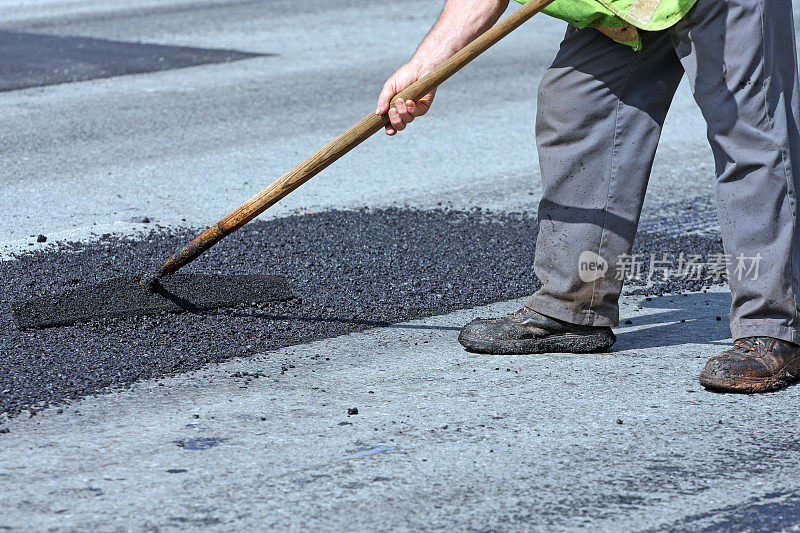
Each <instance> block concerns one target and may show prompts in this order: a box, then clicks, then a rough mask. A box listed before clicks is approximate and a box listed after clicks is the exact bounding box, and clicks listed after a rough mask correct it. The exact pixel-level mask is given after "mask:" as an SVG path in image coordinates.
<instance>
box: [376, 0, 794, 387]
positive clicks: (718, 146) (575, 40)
mask: <svg viewBox="0 0 800 533" xmlns="http://www.w3.org/2000/svg"><path fill="white" fill-rule="evenodd" d="M519 1H523V0H519ZM507 7H508V0H447V2H446V3H445V5H444V9H443V11H442V13H441V15H440V16H439V19H438V21H437V22H436V24H435V25H434V26H433V28H432V29H431V31H430V32H429V33H428V35H427V36H426V37H425V39H424V40H423V41H422V43H421V44H420V45H419V47H418V48H417V50H416V52H415V53H414V55H413V57H412V58H411V59H410V60H409V62H408V63H406V64H405V65H403V66H401V67H400V68H399V69H398V70H397V71H396V72H395V73H394V74H393V75H392V76H391V77H390V78H389V79H388V80H387V81H386V83H385V85H384V86H383V90H382V91H381V93H380V97H379V99H378V108H377V111H376V112H377V113H379V114H383V113H387V112H388V114H389V118H390V123H389V125H387V126H386V133H387V134H388V135H394V134H396V133H397V132H400V131H403V130H404V129H405V128H406V127H407V125H408V124H410V123H411V122H412V121H413V120H414V119H415V118H416V117H420V116H422V115H424V114H425V113H427V112H428V110H429V109H430V107H431V104H432V103H433V99H434V94H435V91H433V92H431V93H430V94H428V95H425V96H424V97H422V98H420V99H419V100H418V101H411V100H407V101H403V100H398V101H397V102H396V103H395V104H394V105H392V103H391V100H392V97H393V96H394V95H396V94H397V93H398V92H399V91H401V90H402V89H404V88H405V87H407V86H409V85H411V84H412V83H413V82H414V81H416V80H418V79H419V78H421V77H422V76H424V75H425V74H426V73H428V72H430V71H431V70H432V69H434V68H435V67H436V66H438V65H440V64H441V63H443V62H444V61H445V60H447V58H448V57H450V56H452V55H453V54H455V53H456V52H457V51H458V50H460V49H461V48H463V47H464V46H466V45H467V44H468V43H469V42H470V41H472V40H473V39H474V38H475V37H477V36H478V35H480V34H481V33H482V32H483V31H485V30H486V29H487V28H489V27H491V26H492V25H493V24H494V23H495V22H496V21H497V20H498V18H499V17H500V15H501V14H502V13H503V12H504V11H505V9H506V8H507ZM545 12H546V13H548V14H550V15H553V16H555V17H558V18H561V19H563V20H566V21H567V22H568V23H569V24H568V28H567V31H566V35H565V37H564V39H563V41H562V42H561V46H560V49H559V51H558V53H557V54H556V58H555V60H554V61H553V63H552V65H551V66H550V68H549V69H548V70H547V71H546V72H545V74H544V77H543V79H542V81H541V85H540V86H539V93H538V106H537V115H536V142H537V147H538V151H539V161H540V165H541V175H542V182H543V187H542V189H543V192H542V198H541V201H540V203H539V235H538V239H537V241H536V255H535V259H534V265H533V268H534V271H535V273H536V276H537V277H538V278H539V280H540V281H541V283H542V286H541V288H540V289H539V290H538V291H536V292H535V293H534V294H533V295H532V296H531V297H530V298H529V299H528V300H527V302H526V303H525V305H524V307H522V309H520V310H518V311H516V312H514V313H512V314H510V315H508V316H504V317H501V318H493V319H477V320H473V321H472V322H470V323H469V324H467V325H466V326H465V327H464V328H463V330H462V331H461V334H460V335H459V341H460V342H461V344H463V345H464V347H465V348H466V349H467V350H469V351H472V352H478V353H488V354H532V353H554V352H571V353H586V352H596V351H604V350H607V349H609V348H610V347H611V345H612V344H613V343H614V342H615V340H616V338H615V336H614V333H613V332H612V330H611V327H612V326H617V325H618V324H619V304H618V301H619V296H620V292H621V290H622V283H623V279H621V277H620V276H619V275H616V274H617V273H618V272H619V270H620V267H621V266H622V265H621V263H622V262H623V261H624V260H625V258H630V257H631V255H630V254H631V248H632V243H633V239H634V235H635V233H636V227H637V223H638V221H639V215H640V212H641V209H642V203H643V200H644V195H645V189H646V186H647V182H648V178H649V175H650V171H651V168H652V164H653V159H654V156H655V152H656V146H657V144H658V140H659V136H660V133H661V128H662V126H663V123H664V119H665V117H666V114H667V110H668V108H669V106H670V103H671V101H672V98H673V95H674V94H675V91H676V89H677V87H678V84H679V82H680V80H681V78H682V77H683V75H684V73H685V74H686V75H687V76H688V81H689V84H690V87H691V89H692V92H693V94H694V98H695V101H696V102H697V104H698V105H699V107H700V110H701V112H702V114H703V117H704V118H705V121H706V123H707V126H708V139H709V142H710V144H711V148H712V151H713V155H714V160H715V163H716V201H717V212H718V216H719V221H720V227H721V232H722V242H723V247H724V252H725V253H724V254H721V255H724V256H725V257H727V258H738V259H743V258H751V261H752V262H755V261H756V260H758V262H759V264H758V265H757V266H758V269H757V275H754V274H753V272H752V270H753V268H752V265H750V266H748V269H747V271H744V272H743V271H742V270H739V271H738V275H732V273H729V275H728V282H729V285H730V289H731V293H732V306H731V313H730V329H731V333H732V337H733V345H732V346H731V347H729V348H728V349H726V350H725V351H723V352H722V353H721V354H717V355H714V356H713V357H711V359H710V360H709V361H708V362H707V363H706V365H705V368H704V369H703V370H702V372H701V374H700V382H701V383H702V384H703V386H705V387H706V388H709V389H713V390H719V391H736V392H762V391H768V390H775V389H778V388H781V387H783V386H786V385H788V384H790V383H792V382H793V381H795V380H796V379H797V378H798V376H800V310H798V307H799V306H800V233H799V232H800V228H799V227H798V224H799V221H800V216H798V205H797V202H798V192H799V191H798V189H800V131H798V123H800V108H799V106H798V97H800V93H799V91H798V78H797V73H798V65H797V58H796V53H795V39H794V27H793V21H794V17H793V14H792V4H791V0H634V1H633V2H631V0H602V1H599V0H556V1H555V2H553V3H552V4H550V5H549V6H548V7H547V8H546V10H545ZM499 90H501V88H499ZM486 105H487V106H489V105H491V102H489V101H487V102H486ZM532 242H533V241H532ZM742 274H746V275H742ZM687 340H688V337H687Z"/></svg>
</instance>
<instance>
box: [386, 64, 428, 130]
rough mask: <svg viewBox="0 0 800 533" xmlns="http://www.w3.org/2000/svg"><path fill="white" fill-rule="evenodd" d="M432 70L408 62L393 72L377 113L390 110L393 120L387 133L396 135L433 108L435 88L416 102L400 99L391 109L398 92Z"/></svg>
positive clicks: (387, 82)
mask: <svg viewBox="0 0 800 533" xmlns="http://www.w3.org/2000/svg"><path fill="white" fill-rule="evenodd" d="M430 70H432V68H428V69H426V68H423V67H420V66H419V65H416V64H413V63H406V64H405V65H403V66H402V67H400V68H399V69H397V72H395V73H394V74H392V76H391V77H390V78H389V79H388V80H386V83H384V84H383V90H382V91H381V95H380V96H379V97H378V109H377V110H376V111H375V113H376V114H378V115H383V114H384V113H386V112H387V111H388V112H389V120H390V121H391V122H390V124H388V125H387V126H386V135H394V134H395V133H397V132H398V131H403V130H404V129H405V128H406V124H410V123H411V122H412V121H413V120H414V118H415V117H421V116H422V115H424V114H425V113H427V112H428V109H430V108H431V104H432V103H433V96H434V95H435V94H436V90H435V89H434V90H433V91H431V92H429V93H428V94H426V95H425V96H423V97H422V98H420V99H419V100H417V101H416V102H414V101H411V100H406V101H403V100H401V99H398V100H397V102H396V103H395V105H394V106H392V108H391V109H389V104H390V103H391V102H392V98H394V96H395V95H396V94H397V93H399V92H400V91H402V90H403V89H405V88H406V87H408V86H409V85H411V84H412V83H414V82H415V81H417V80H418V79H420V78H421V77H423V76H424V75H425V74H427V73H428V72H429V71H430Z"/></svg>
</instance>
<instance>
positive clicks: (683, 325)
mask: <svg viewBox="0 0 800 533" xmlns="http://www.w3.org/2000/svg"><path fill="white" fill-rule="evenodd" d="M640 305H641V310H640V311H639V312H638V313H637V312H633V313H628V314H627V316H623V317H622V319H621V321H620V322H621V323H620V328H619V330H618V331H617V332H616V333H617V343H616V344H615V345H614V348H613V349H614V351H620V350H636V349H642V348H658V347H664V348H667V347H670V346H680V345H682V344H719V345H725V344H727V343H726V342H725V341H726V339H729V338H730V336H731V332H730V328H729V326H728V311H729V309H730V305H731V295H730V293H727V292H724V293H722V292H709V293H693V294H684V295H672V296H658V297H653V298H649V299H644V298H643V299H642V301H641V303H640ZM717 317H719V320H717ZM627 320H630V321H631V324H626V321H627ZM620 330H621V331H620Z"/></svg>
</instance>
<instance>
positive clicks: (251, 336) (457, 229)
mask: <svg viewBox="0 0 800 533" xmlns="http://www.w3.org/2000/svg"><path fill="white" fill-rule="evenodd" d="M673 211H674V210H673ZM689 213H691V215H690V216H689V217H690V218H686V217H685V216H684V215H681V216H684V218H683V220H684V221H685V222H686V223H687V224H688V223H689V222H691V220H694V219H692V218H691V217H696V214H697V213H698V211H697V210H694V211H691V212H689ZM676 223H677V224H678V225H679V226H680V223H679V219H678V218H676V217H671V218H670V219H669V220H667V221H666V222H665V221H664V219H663V217H662V218H659V219H658V220H656V221H655V222H652V223H651V222H647V221H645V222H644V223H643V226H644V227H643V228H642V230H641V231H640V233H639V236H638V237H637V244H636V251H638V252H639V253H651V252H658V253H669V254H677V253H679V252H687V253H698V254H701V255H703V256H708V254H711V253H719V252H720V251H721V246H720V244H719V238H718V236H717V235H716V234H715V233H713V232H711V233H706V234H702V233H698V234H694V235H682V234H680V233H676V232H675V231H674V225H675V224H676ZM669 228H672V230H670V229H669ZM536 229H537V224H536V219H535V217H534V216H532V215H529V214H517V215H509V214H503V215H497V214H491V213H486V212H481V211H478V210H476V211H472V212H456V211H446V210H440V211H416V210H408V209H386V210H379V211H367V210H362V211H329V212H323V213H319V214H307V215H296V216H290V217H287V218H282V219H276V220H270V221H256V222H254V223H251V224H250V225H248V226H246V227H244V228H243V229H241V230H240V231H239V232H237V233H235V234H233V235H231V236H229V237H228V238H227V239H225V240H224V241H223V242H222V243H220V244H218V245H217V246H216V247H215V248H213V249H212V250H211V251H209V252H208V253H207V254H206V255H204V256H203V257H201V258H200V259H198V260H197V261H196V262H195V263H193V264H191V265H190V266H189V267H188V269H191V270H192V271H195V272H210V273H214V272H216V273H227V274H273V275H281V276H285V277H286V278H287V280H288V282H289V285H290V288H291V290H292V292H293V293H294V295H295V299H293V300H290V301H287V302H274V303H270V304H257V305H246V306H240V307H239V308H233V309H223V310H217V311H208V312H202V313H196V314H178V315H176V314H167V313H164V314H159V315H153V316H135V317H128V318H109V319H104V320H96V321H92V322H87V323H83V324H76V325H73V326H69V327H55V328H50V329H44V330H25V331H21V330H19V329H18V328H17V327H16V325H15V322H14V320H13V317H12V316H11V313H10V307H11V304H12V303H14V302H19V301H23V300H26V299H29V298H31V297H34V296H43V295H47V294H52V293H55V292H58V291H61V290H64V289H67V288H72V289H76V288H82V287H90V286H92V285H93V284H96V283H98V282H100V281H102V280H105V279H109V278H112V277H118V276H129V275H136V274H140V273H142V272H144V271H146V270H149V269H152V268H153V266H155V265H157V264H158V263H160V262H161V261H163V260H164V259H165V258H166V257H168V256H169V255H170V254H171V253H172V252H173V251H174V250H175V249H176V248H177V247H179V246H182V245H183V244H185V242H187V240H189V239H191V238H193V237H194V236H195V233H196V232H195V231H189V230H169V231H168V230H166V229H163V228H156V227H154V228H153V229H152V231H151V232H150V233H149V235H147V236H146V237H145V238H137V239H120V238H116V237H112V236H109V235H106V236H101V237H99V238H98V240H96V241H94V242H91V243H89V244H75V243H72V244H70V243H63V244H61V245H60V247H59V248H58V249H55V250H54V249H49V250H44V249H43V250H41V251H32V252H30V253H26V254H21V255H19V256H17V257H16V258H15V259H14V260H10V261H6V262H3V263H0V276H1V277H2V279H3V280H4V284H3V286H4V287H3V289H4V293H3V295H2V315H1V316H0V351H2V357H0V414H2V413H6V414H8V415H12V416H13V415H16V414H19V413H20V412H21V411H22V410H28V411H32V412H35V411H36V410H37V409H40V408H42V407H43V406H46V405H52V404H57V403H60V402H63V401H65V400H69V399H74V398H79V397H82V396H85V395H91V394H95V393H99V392H102V391H104V390H107V389H108V388H109V387H120V386H122V387H125V386H128V385H130V384H131V383H133V382H135V381H137V380H142V379H150V378H157V377H159V376H163V375H166V374H170V373H174V372H184V371H189V370H193V369H197V368H200V367H201V366H203V365H205V364H207V363H213V362H217V361H223V360H226V359H229V358H231V357H237V356H246V355H248V354H252V353H256V352H265V351H268V350H272V349H276V348H279V347H284V346H289V345H293V344H298V343H305V342H309V341H312V340H316V339H322V338H326V337H331V336H336V335H341V334H345V333H349V332H354V331H359V330H363V329H366V328H370V327H375V326H381V325H387V324H389V323H394V322H400V321H407V320H411V319H415V318H421V317H425V316H431V315H437V314H444V313H448V312H450V311H453V310H456V309H462V308H471V307H475V306H480V305H484V304H488V303H491V302H496V301H502V300H509V299H513V298H518V297H522V296H525V295H528V294H530V293H531V292H533V291H534V290H535V289H536V288H537V287H538V281H537V279H536V277H535V276H534V274H533V268H532V264H533V252H534V239H535V235H536ZM710 283H711V280H710V279H701V280H693V281H691V282H686V281H683V282H680V283H678V282H672V283H671V284H669V285H664V284H656V285H654V286H651V287H647V288H645V287H629V289H630V288H632V289H634V290H636V289H638V290H639V292H642V293H646V294H650V293H656V294H658V293H663V292H665V291H667V292H681V291H685V290H698V289H701V288H702V287H703V286H705V285H708V284H710ZM456 334H457V332H454V334H453V342H456ZM325 356H326V357H346V354H325ZM273 371H274V372H277V373H280V372H282V371H286V369H285V368H282V367H281V365H280V364H277V363H276V367H275V368H274V369H273Z"/></svg>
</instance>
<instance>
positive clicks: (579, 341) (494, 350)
mask: <svg viewBox="0 0 800 533" xmlns="http://www.w3.org/2000/svg"><path fill="white" fill-rule="evenodd" d="M616 340H617V338H616V337H615V336H614V333H612V331H611V328H609V327H598V326H580V325H577V324H570V323H569V322H564V321H562V320H557V319H555V318H550V317H546V316H544V315H541V314H539V313H537V312H536V311H534V310H533V309H530V308H528V307H523V308H522V309H520V310H519V311H516V312H515V313H511V314H510V315H508V316H505V317H503V318H489V319H486V318H478V319H476V320H473V321H472V322H470V323H469V324H467V325H466V326H464V328H463V329H462V330H461V334H460V335H459V336H458V342H460V343H461V344H462V345H463V346H464V348H466V349H467V351H470V352H475V353H488V354H494V355H516V354H531V353H556V352H559V353H562V352H566V353H590V352H600V351H603V350H607V349H609V348H610V347H611V345H612V344H614V341H616Z"/></svg>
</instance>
